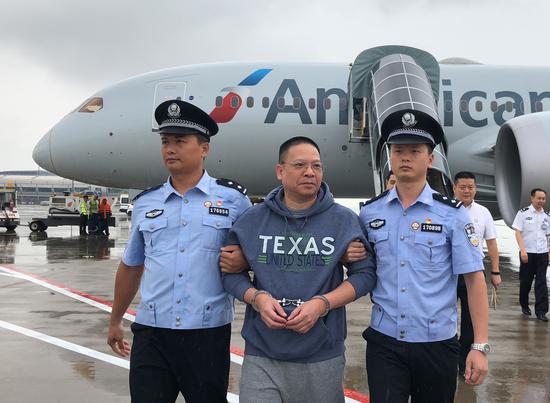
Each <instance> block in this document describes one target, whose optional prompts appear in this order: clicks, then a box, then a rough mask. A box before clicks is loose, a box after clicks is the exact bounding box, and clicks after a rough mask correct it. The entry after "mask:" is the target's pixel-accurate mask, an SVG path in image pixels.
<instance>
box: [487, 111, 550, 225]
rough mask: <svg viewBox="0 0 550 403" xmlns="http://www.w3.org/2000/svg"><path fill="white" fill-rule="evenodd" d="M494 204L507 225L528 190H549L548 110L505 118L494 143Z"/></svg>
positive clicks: (524, 201)
mask: <svg viewBox="0 0 550 403" xmlns="http://www.w3.org/2000/svg"><path fill="white" fill-rule="evenodd" d="M495 184H496V192H497V201H498V207H499V210H500V212H501V215H502V218H503V219H504V221H505V222H506V224H507V225H512V223H513V221H514V218H515V216H516V213H517V212H518V210H519V209H520V208H522V207H525V206H528V205H529V203H530V197H531V190H532V189H534V188H541V189H544V190H545V191H547V192H549V191H550V112H539V113H532V114H529V115H524V116H518V117H516V118H514V119H511V120H509V121H507V122H506V123H505V124H504V125H502V127H501V128H500V130H499V132H498V137H497V142H496V146H495Z"/></svg>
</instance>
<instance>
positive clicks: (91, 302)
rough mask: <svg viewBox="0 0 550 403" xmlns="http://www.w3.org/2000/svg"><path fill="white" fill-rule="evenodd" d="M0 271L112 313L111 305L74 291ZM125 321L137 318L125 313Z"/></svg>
mask: <svg viewBox="0 0 550 403" xmlns="http://www.w3.org/2000/svg"><path fill="white" fill-rule="evenodd" d="M0 270H2V271H4V272H6V273H8V274H11V275H12V276H13V277H17V278H20V279H22V280H27V281H30V282H31V283H35V284H38V285H40V286H42V287H45V288H48V289H50V290H52V291H55V292H57V293H59V294H63V295H65V296H67V297H70V298H73V299H76V300H78V301H80V302H84V303H85V304H88V305H91V306H93V307H96V308H99V309H101V310H103V311H106V312H111V307H110V306H109V305H105V304H102V303H101V302H97V301H94V300H93V299H90V298H86V297H84V296H82V295H78V294H76V293H74V292H72V291H69V290H67V289H65V288H62V287H58V286H56V285H53V284H50V283H47V282H46V281H42V280H39V279H37V278H34V277H32V276H29V275H27V274H24V273H20V272H18V271H16V270H12V269H9V268H7V267H4V266H0ZM124 319H128V320H129V321H132V322H134V321H135V320H136V317H135V316H134V315H131V314H129V313H125V314H124Z"/></svg>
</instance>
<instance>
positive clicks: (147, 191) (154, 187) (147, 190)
mask: <svg viewBox="0 0 550 403" xmlns="http://www.w3.org/2000/svg"><path fill="white" fill-rule="evenodd" d="M162 185H164V183H161V184H160V185H157V186H153V187H152V188H149V189H145V190H144V191H143V192H141V193H139V194H138V195H137V196H136V197H134V198H133V199H132V201H133V202H134V201H136V200H137V199H139V198H140V197H141V196H143V195H144V194H147V193H149V192H152V191H153V190H157V189H159V188H161V187H162Z"/></svg>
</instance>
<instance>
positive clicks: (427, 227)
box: [420, 223, 443, 232]
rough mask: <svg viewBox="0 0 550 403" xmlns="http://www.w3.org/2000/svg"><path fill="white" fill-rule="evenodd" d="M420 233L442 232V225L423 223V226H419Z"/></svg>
mask: <svg viewBox="0 0 550 403" xmlns="http://www.w3.org/2000/svg"><path fill="white" fill-rule="evenodd" d="M420 231H423V232H443V225H441V224H426V223H423V224H421V225H420Z"/></svg>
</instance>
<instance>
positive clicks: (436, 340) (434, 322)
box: [359, 111, 489, 403]
mask: <svg viewBox="0 0 550 403" xmlns="http://www.w3.org/2000/svg"><path fill="white" fill-rule="evenodd" d="M411 115H412V116H411ZM415 115H416V117H415ZM400 122H402V124H401V123H400V124H398V125H397V124H396V125H395V127H392V128H390V129H388V134H387V135H386V141H387V144H388V146H389V151H390V161H391V167H392V169H393V172H394V173H395V176H396V177H397V183H396V185H395V187H394V188H393V189H392V190H390V191H387V192H383V193H382V194H380V195H379V196H378V197H376V198H374V199H371V200H369V201H367V202H366V203H365V206H364V207H363V208H362V209H361V212H360V214H359V217H360V219H361V221H362V224H363V227H364V228H365V230H366V232H367V236H368V240H369V242H371V243H372V244H373V245H374V252H375V255H376V263H377V264H376V273H377V283H376V287H375V288H374V290H373V292H372V300H373V307H372V316H371V323H370V327H369V328H367V329H366V330H365V331H364V333H363V337H364V338H365V339H366V341H367V353H366V364H367V373H368V383H369V391H370V401H371V402H372V403H378V402H392V403H401V402H403V403H405V402H408V401H409V397H411V398H412V401H413V402H438V403H445V402H452V401H453V399H454V395H455V390H456V381H457V364H458V352H459V345H458V341H457V337H456V332H457V306H456V305H457V304H456V300H457V299H456V286H457V276H458V275H459V274H463V275H464V280H465V282H466V287H467V288H468V296H469V302H470V304H469V306H470V315H471V317H472V323H473V327H474V343H473V344H472V346H471V350H470V353H469V354H468V358H467V360H466V369H465V380H466V382H467V383H469V384H472V385H478V384H481V383H482V382H483V380H484V378H485V376H486V373H487V370H488V363H487V356H486V354H488V352H489V344H488V323H487V322H488V301H487V287H486V284H485V279H484V276H483V263H482V261H481V256H480V254H479V251H478V249H477V244H478V242H479V240H478V238H477V235H476V233H475V227H474V226H473V224H472V223H471V222H470V218H469V217H468V215H467V213H466V211H465V210H464V208H463V207H461V203H460V202H458V201H456V200H454V199H450V198H448V197H445V196H443V195H441V194H438V193H436V192H435V191H434V190H432V188H431V187H430V186H429V184H428V183H427V181H426V174H427V171H428V168H430V167H431V165H432V162H433V159H434V153H433V149H434V147H435V146H436V145H437V144H438V143H440V142H441V140H442V137H443V132H442V131H441V129H440V128H439V129H438V128H436V127H434V125H433V124H432V123H430V122H429V121H428V120H427V118H426V117H425V115H423V114H422V113H420V112H417V111H411V112H405V113H404V115H403V117H402V118H401V119H400Z"/></svg>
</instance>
